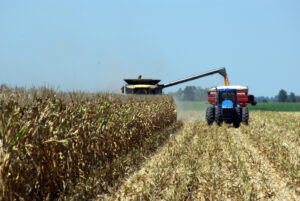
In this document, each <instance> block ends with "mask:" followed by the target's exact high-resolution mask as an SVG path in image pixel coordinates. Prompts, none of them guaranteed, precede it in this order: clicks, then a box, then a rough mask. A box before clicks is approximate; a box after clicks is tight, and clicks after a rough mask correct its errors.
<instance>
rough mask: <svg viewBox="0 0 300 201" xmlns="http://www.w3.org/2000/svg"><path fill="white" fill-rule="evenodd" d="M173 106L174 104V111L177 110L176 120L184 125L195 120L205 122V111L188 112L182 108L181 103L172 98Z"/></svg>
mask: <svg viewBox="0 0 300 201" xmlns="http://www.w3.org/2000/svg"><path fill="white" fill-rule="evenodd" d="M173 99H174V101H175V104H176V109H177V119H178V120H182V121H183V122H185V123H190V122H193V121H196V120H199V121H205V112H206V110H205V109H200V110H190V109H186V108H184V106H183V104H182V102H181V101H179V100H178V99H175V98H174V97H173Z"/></svg>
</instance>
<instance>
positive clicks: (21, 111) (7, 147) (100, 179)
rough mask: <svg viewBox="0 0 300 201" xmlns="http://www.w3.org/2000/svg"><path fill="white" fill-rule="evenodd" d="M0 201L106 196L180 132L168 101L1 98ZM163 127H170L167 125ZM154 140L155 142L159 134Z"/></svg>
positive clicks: (26, 94)
mask: <svg viewBox="0 0 300 201" xmlns="http://www.w3.org/2000/svg"><path fill="white" fill-rule="evenodd" d="M0 117H1V122H0V132H1V133H0V134H1V140H0V141H1V143H2V147H1V157H0V163H1V169H0V171H1V172H0V176H1V188H0V191H1V197H2V199H3V200H14V199H16V200H53V199H60V200H62V199H67V200H70V199H74V200H78V199H81V200H85V199H89V198H92V197H93V196H95V195H96V194H99V193H108V192H109V189H110V188H111V187H113V186H114V184H115V183H116V181H118V180H120V177H122V176H124V175H125V173H126V172H127V171H128V169H130V167H131V166H132V165H134V164H137V163H138V161H136V160H139V159H140V158H141V156H144V155H147V153H149V151H151V150H154V149H155V148H157V147H158V146H159V145H160V144H161V143H162V142H163V141H164V140H165V139H167V138H168V135H169V132H166V131H163V130H166V128H169V131H170V132H171V131H172V130H174V129H176V128H178V127H180V123H177V124H175V125H174V124H173V123H174V122H175V121H176V114H175V113H174V102H173V100H172V98H170V97H164V96H157V97H145V96H138V97H137V96H120V95H109V94H88V93H58V92H55V91H53V90H48V89H40V90H34V89H33V90H30V91H26V90H11V89H7V88H2V89H1V91H0ZM172 124H173V126H171V127H170V125H172ZM158 132H160V134H158Z"/></svg>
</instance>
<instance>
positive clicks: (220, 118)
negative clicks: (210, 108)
mask: <svg viewBox="0 0 300 201" xmlns="http://www.w3.org/2000/svg"><path fill="white" fill-rule="evenodd" d="M215 121H216V123H217V124H218V125H219V126H221V124H222V121H223V110H222V107H220V106H217V107H216V108H215Z"/></svg>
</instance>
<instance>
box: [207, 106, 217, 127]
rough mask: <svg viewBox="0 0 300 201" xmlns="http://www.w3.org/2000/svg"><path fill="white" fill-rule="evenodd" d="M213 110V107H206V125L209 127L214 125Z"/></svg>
mask: <svg viewBox="0 0 300 201" xmlns="http://www.w3.org/2000/svg"><path fill="white" fill-rule="evenodd" d="M214 112H215V111H214V108H213V107H208V108H207V109H206V121H207V124H208V125H211V124H212V123H214V120H215V115H214Z"/></svg>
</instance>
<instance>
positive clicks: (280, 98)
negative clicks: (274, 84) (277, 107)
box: [278, 89, 288, 102]
mask: <svg viewBox="0 0 300 201" xmlns="http://www.w3.org/2000/svg"><path fill="white" fill-rule="evenodd" d="M287 100H288V95H287V92H286V91H285V90H283V89H281V90H280V91H279V93H278V101H279V102H286V101H287Z"/></svg>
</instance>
